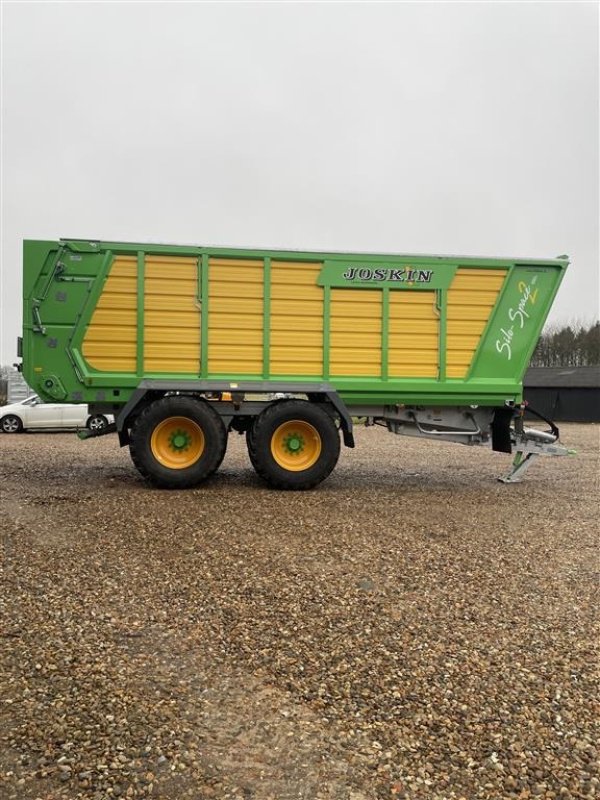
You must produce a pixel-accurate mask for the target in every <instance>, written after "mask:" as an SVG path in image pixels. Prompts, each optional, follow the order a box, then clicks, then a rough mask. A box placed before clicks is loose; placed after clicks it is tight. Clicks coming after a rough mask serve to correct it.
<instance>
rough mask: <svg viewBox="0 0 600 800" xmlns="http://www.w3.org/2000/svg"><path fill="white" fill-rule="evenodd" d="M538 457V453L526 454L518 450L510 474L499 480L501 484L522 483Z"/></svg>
mask: <svg viewBox="0 0 600 800" xmlns="http://www.w3.org/2000/svg"><path fill="white" fill-rule="evenodd" d="M536 457H537V453H524V452H523V451H522V450H517V452H516V453H515V457H514V460H513V463H512V467H511V468H510V470H509V472H508V473H507V474H506V475H505V476H504V477H503V478H498V480H499V481H500V482H501V483H520V482H521V479H522V478H523V475H524V474H525V472H527V470H528V469H529V467H530V466H531V464H532V462H533V459H534V458H536Z"/></svg>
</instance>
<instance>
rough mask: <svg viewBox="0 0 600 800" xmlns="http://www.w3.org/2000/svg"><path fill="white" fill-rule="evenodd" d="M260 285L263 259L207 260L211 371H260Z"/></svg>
mask: <svg viewBox="0 0 600 800" xmlns="http://www.w3.org/2000/svg"><path fill="white" fill-rule="evenodd" d="M263 282H264V264H263V262H262V260H261V261H257V260H252V261H251V260H244V259H236V258H211V259H210V262H209V283H208V298H209V300H208V303H209V309H210V311H209V330H208V369H209V371H210V372H218V373H222V372H230V373H233V374H234V375H235V374H236V373H239V374H244V373H245V374H259V373H261V372H262V355H263V333H262V328H263Z"/></svg>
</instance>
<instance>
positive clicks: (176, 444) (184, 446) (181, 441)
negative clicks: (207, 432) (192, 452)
mask: <svg viewBox="0 0 600 800" xmlns="http://www.w3.org/2000/svg"><path fill="white" fill-rule="evenodd" d="M191 443H192V437H191V436H190V435H189V433H187V431H183V430H181V429H179V430H176V431H175V432H174V433H172V434H171V436H170V438H169V447H170V448H171V450H173V451H174V452H179V453H180V452H182V451H185V450H188V449H189V446H190V444H191Z"/></svg>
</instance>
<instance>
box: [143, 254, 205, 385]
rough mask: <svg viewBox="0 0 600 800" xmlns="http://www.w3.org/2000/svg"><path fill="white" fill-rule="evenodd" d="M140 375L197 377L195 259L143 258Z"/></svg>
mask: <svg viewBox="0 0 600 800" xmlns="http://www.w3.org/2000/svg"><path fill="white" fill-rule="evenodd" d="M144 278H145V280H144V371H146V372H182V373H185V374H188V375H199V374H200V330H201V327H200V321H201V319H200V308H199V304H198V292H199V288H198V286H199V266H198V259H196V258H188V257H181V256H162V255H161V256H147V257H146V261H145V273H144Z"/></svg>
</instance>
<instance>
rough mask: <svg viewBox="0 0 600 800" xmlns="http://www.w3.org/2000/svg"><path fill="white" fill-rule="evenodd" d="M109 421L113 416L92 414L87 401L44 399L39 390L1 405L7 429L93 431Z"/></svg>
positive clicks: (0, 418)
mask: <svg viewBox="0 0 600 800" xmlns="http://www.w3.org/2000/svg"><path fill="white" fill-rule="evenodd" d="M109 422H113V417H111V416H104V414H90V413H89V410H88V407H87V406H86V405H84V404H71V403H43V402H42V401H41V400H40V398H39V397H38V396H37V395H35V394H34V395H32V396H31V397H28V398H27V399H26V400H21V401H20V402H19V403H11V404H10V405H8V406H0V430H2V431H3V432H4V433H20V432H21V431H25V430H33V429H38V428H39V429H41V428H47V429H50V430H55V429H57V428H89V429H90V430H91V431H100V430H102V429H103V428H106V426H107V425H108V424H109Z"/></svg>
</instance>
